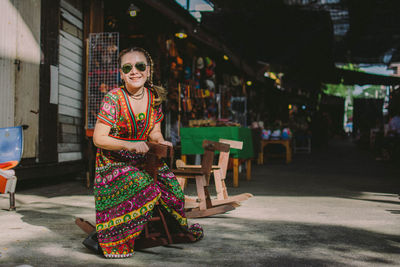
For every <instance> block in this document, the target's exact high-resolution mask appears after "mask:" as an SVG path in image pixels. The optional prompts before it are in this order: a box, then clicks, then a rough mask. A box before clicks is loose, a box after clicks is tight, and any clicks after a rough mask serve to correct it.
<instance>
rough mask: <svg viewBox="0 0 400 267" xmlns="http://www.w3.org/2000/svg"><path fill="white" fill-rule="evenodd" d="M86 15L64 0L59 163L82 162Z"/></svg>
mask: <svg viewBox="0 0 400 267" xmlns="http://www.w3.org/2000/svg"><path fill="white" fill-rule="evenodd" d="M82 21H83V14H82V10H78V9H77V8H75V7H74V6H72V5H71V4H69V3H68V1H65V0H61V29H60V54H59V98H58V104H59V105H58V112H59V116H58V122H59V139H58V153H59V154H58V158H59V161H60V162H62V161H71V160H79V159H82V145H81V142H82V137H83V136H82V135H83V133H82V129H83V126H82V125H83V121H84V120H83V107H84V104H83V67H82V63H83V59H82V56H83V41H82V31H83V22H82Z"/></svg>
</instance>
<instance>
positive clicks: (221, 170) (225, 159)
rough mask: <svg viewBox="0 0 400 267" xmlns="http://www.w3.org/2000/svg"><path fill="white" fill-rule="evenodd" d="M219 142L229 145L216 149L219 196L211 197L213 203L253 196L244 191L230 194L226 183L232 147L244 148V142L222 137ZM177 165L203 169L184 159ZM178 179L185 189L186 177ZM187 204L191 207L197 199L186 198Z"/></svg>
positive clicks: (245, 198)
mask: <svg viewBox="0 0 400 267" xmlns="http://www.w3.org/2000/svg"><path fill="white" fill-rule="evenodd" d="M219 143H220V144H221V143H223V144H227V145H228V147H227V146H222V145H219V146H218V148H220V149H216V150H218V151H219V159H218V165H212V170H211V171H212V174H213V175H214V183H215V190H216V192H217V198H214V199H211V203H212V205H214V206H215V205H221V204H227V203H232V202H241V201H245V200H247V199H248V198H250V197H252V196H253V195H252V194H250V193H243V194H239V195H235V196H229V195H228V190H227V188H226V184H225V178H226V173H227V170H228V163H229V154H230V148H234V149H242V148H243V142H241V141H234V140H227V139H220V140H219ZM176 166H177V168H178V169H191V170H195V169H201V165H187V164H185V163H184V162H183V161H182V160H177V161H176ZM178 181H179V183H180V185H181V187H182V189H184V186H185V184H186V179H184V178H181V177H179V178H178ZM185 201H186V204H185V208H188V209H190V208H191V207H192V206H193V202H196V201H197V200H196V199H190V198H186V200H185Z"/></svg>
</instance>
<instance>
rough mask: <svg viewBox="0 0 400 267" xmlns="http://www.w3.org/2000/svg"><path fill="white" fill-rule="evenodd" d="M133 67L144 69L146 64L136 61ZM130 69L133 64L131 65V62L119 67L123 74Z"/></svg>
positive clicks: (139, 69)
mask: <svg viewBox="0 0 400 267" xmlns="http://www.w3.org/2000/svg"><path fill="white" fill-rule="evenodd" d="M135 68H136V69H137V70H138V71H145V70H146V68H147V65H146V63H144V62H136V64H135ZM132 69H133V66H132V64H131V63H126V64H124V65H123V66H122V68H121V70H122V72H123V73H125V74H128V73H129V72H131V70H132Z"/></svg>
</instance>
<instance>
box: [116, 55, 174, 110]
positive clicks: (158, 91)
mask: <svg viewBox="0 0 400 267" xmlns="http://www.w3.org/2000/svg"><path fill="white" fill-rule="evenodd" d="M131 52H139V53H142V54H143V55H144V56H145V57H146V60H147V65H149V66H150V75H149V77H148V78H147V81H146V83H145V84H144V86H145V87H148V88H149V89H150V90H151V91H152V92H153V93H154V94H155V99H154V106H158V105H160V104H161V103H162V102H163V101H164V100H165V99H166V97H167V91H166V90H165V89H164V88H163V87H161V86H157V85H154V84H153V69H154V64H153V59H152V58H151V56H150V54H149V52H147V51H146V50H144V49H143V48H141V47H129V48H126V49H124V50H122V51H121V52H120V53H119V55H118V67H119V68H121V67H122V66H121V59H122V57H123V56H124V55H126V54H128V53H131Z"/></svg>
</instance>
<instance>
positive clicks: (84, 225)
mask: <svg viewBox="0 0 400 267" xmlns="http://www.w3.org/2000/svg"><path fill="white" fill-rule="evenodd" d="M75 224H76V225H78V227H79V228H81V229H82V230H83V231H84V232H85V233H87V234H91V233H92V232H93V231H96V227H94V225H93V224H91V223H90V222H88V221H86V220H84V219H82V218H76V219H75Z"/></svg>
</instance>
